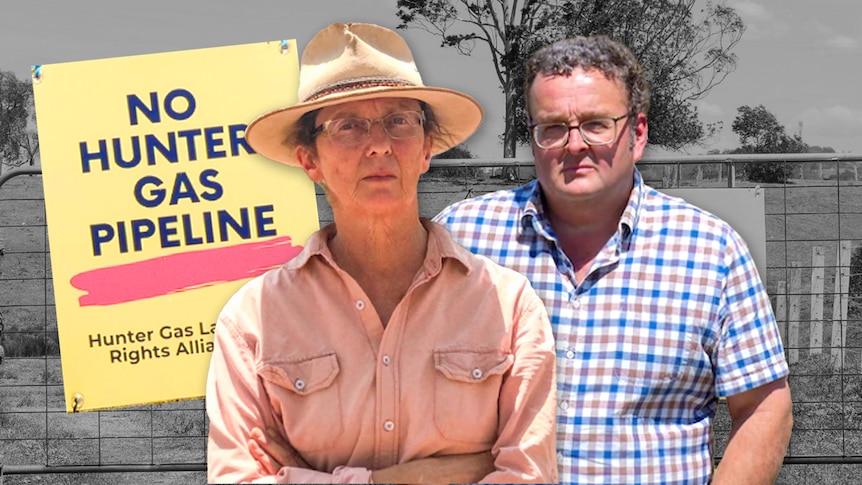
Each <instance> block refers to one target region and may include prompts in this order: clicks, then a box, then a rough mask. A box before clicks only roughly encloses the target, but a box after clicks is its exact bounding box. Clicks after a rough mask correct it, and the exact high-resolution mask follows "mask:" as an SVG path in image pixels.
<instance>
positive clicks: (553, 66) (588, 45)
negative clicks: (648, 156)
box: [524, 35, 650, 131]
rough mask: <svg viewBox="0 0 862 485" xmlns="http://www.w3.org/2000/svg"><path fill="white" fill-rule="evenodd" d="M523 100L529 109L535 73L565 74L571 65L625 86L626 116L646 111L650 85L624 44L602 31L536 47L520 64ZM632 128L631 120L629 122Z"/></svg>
mask: <svg viewBox="0 0 862 485" xmlns="http://www.w3.org/2000/svg"><path fill="white" fill-rule="evenodd" d="M524 68H525V70H526V76H525V79H524V100H525V102H526V103H527V105H526V107H527V116H529V113H530V107H529V99H530V96H529V93H530V88H531V87H532V86H533V82H534V81H535V80H536V76H538V75H539V74H541V75H543V76H568V75H569V74H571V72H572V71H573V70H575V69H578V68H580V69H583V70H585V71H588V70H597V71H599V72H601V73H602V74H604V75H605V77H606V78H608V79H610V80H612V81H619V82H620V84H622V85H623V87H624V88H625V90H626V95H627V98H628V109H629V113H628V114H629V117H633V116H635V115H637V114H638V113H644V114H646V112H647V111H649V104H650V88H649V82H648V81H647V75H646V71H644V68H643V67H642V66H641V65H640V63H639V62H638V61H637V59H635V56H634V55H633V54H632V52H631V51H630V50H629V49H628V47H626V46H624V45H622V44H620V43H618V42H614V41H612V40H611V39H610V38H608V37H607V36H604V35H596V36H592V37H574V38H571V39H564V40H560V41H557V42H554V43H553V44H550V45H548V46H545V47H543V48H541V49H539V50H538V51H536V52H535V53H534V54H533V55H532V56H531V57H530V59H528V60H527V62H526V63H525V64H524ZM632 131H634V124H632Z"/></svg>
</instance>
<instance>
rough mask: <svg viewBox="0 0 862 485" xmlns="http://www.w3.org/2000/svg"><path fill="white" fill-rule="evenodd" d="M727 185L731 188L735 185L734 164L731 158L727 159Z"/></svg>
mask: <svg viewBox="0 0 862 485" xmlns="http://www.w3.org/2000/svg"><path fill="white" fill-rule="evenodd" d="M727 186H728V187H729V188H731V189H732V188H734V187H736V166H735V165H734V164H733V161H732V160H728V161H727Z"/></svg>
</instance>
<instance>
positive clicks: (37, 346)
mask: <svg viewBox="0 0 862 485" xmlns="http://www.w3.org/2000/svg"><path fill="white" fill-rule="evenodd" d="M3 348H4V349H5V350H6V357H45V356H58V355H60V345H59V344H58V343H57V341H56V340H55V339H54V338H51V337H50V336H48V335H46V334H42V333H27V332H14V333H13V332H4V333H3Z"/></svg>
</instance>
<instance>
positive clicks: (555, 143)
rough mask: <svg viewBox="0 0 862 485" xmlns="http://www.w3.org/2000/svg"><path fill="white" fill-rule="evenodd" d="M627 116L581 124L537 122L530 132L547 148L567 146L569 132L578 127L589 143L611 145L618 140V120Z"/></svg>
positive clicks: (540, 145) (591, 144)
mask: <svg viewBox="0 0 862 485" xmlns="http://www.w3.org/2000/svg"><path fill="white" fill-rule="evenodd" d="M627 116H629V114H628V113H626V114H624V115H622V116H617V117H616V118H610V117H608V118H594V119H591V120H587V121H584V122H583V123H581V124H579V125H569V124H568V123H561V122H557V123H536V124H535V125H530V133H532V134H533V140H534V141H535V142H536V145H538V146H539V148H542V149H545V150H550V149H551V148H560V147H563V146H565V145H566V143H568V142H569V133H571V131H572V130H573V129H576V128H577V130H578V131H579V132H580V133H581V138H582V139H583V140H584V143H586V144H587V145H590V146H601V145H610V144H611V143H613V142H615V141H616V140H617V121H619V120H621V119H623V118H625V117H627Z"/></svg>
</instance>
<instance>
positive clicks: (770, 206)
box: [0, 167, 862, 485]
mask: <svg viewBox="0 0 862 485" xmlns="http://www.w3.org/2000/svg"><path fill="white" fill-rule="evenodd" d="M684 169H690V168H689V167H685V168H684ZM449 172H450V173H448V174H447V175H446V176H443V174H442V173H441V172H440V171H435V170H432V172H431V173H429V174H428V175H427V176H426V177H425V178H423V180H422V181H421V183H420V212H421V215H422V216H423V217H429V218H430V217H433V216H434V215H435V214H436V213H437V212H439V211H440V210H441V209H443V208H444V207H445V206H446V205H448V204H449V203H450V202H452V201H453V200H455V199H458V198H463V197H464V196H466V195H468V194H469V195H479V194H481V193H485V192H490V191H493V190H497V189H500V188H505V187H511V186H514V185H518V184H519V183H522V182H524V181H525V180H526V178H528V177H529V176H530V175H529V174H525V175H524V180H520V181H518V180H516V181H504V180H502V179H500V178H492V177H490V176H489V174H488V173H485V172H482V171H479V172H477V171H475V170H474V171H470V172H469V173H467V172H464V173H462V174H460V175H459V174H457V173H454V174H453V173H451V172H452V170H451V169H450V170H449ZM702 172H703V174H702V176H703V179H702V180H701V181H700V184H699V186H704V187H721V186H723V184H724V186H726V182H723V181H722V180H720V179H718V178H717V177H715V173H714V172H715V171H709V170H704V171H702ZM827 175H828V174H827ZM710 177H715V180H711V179H710ZM653 178H654V179H655V180H660V178H661V177H660V174H659V176H653ZM678 178H679V180H682V181H684V182H683V183H681V184H680V185H684V184H686V183H689V182H690V180H692V179H694V178H695V174H694V173H691V172H688V173H681V174H678ZM827 178H828V177H827ZM839 182H840V183H839ZM764 189H765V194H766V213H767V216H766V227H767V256H768V275H767V281H768V290H769V292H770V295H773V296H774V295H775V294H776V292H777V290H778V282H779V281H787V280H788V278H789V268H790V265H791V263H798V264H800V266H802V267H803V270H802V274H803V278H802V280H803V281H802V288H803V289H805V290H804V291H803V292H801V294H800V295H798V304H799V311H800V315H801V318H800V322H799V323H800V325H799V332H800V345H799V347H800V348H799V349H798V350H799V355H800V359H799V361H798V362H796V363H794V364H793V365H792V375H791V378H790V382H791V389H792V391H793V396H794V402H795V405H794V416H795V428H794V433H793V437H792V441H791V445H790V449H789V456H792V457H840V456H842V455H845V456H862V376H860V374H862V352H860V348H862V298H860V295H850V296H851V301H850V305H849V307H850V313H849V315H848V320H847V321H846V322H843V323H844V324H847V325H848V337H847V338H848V341H847V362H848V364H847V366H846V367H845V368H844V369H841V370H836V369H835V368H834V367H833V364H832V360H831V358H830V348H829V345H830V343H829V336H831V332H832V313H831V309H832V302H833V294H832V291H833V290H832V286H831V285H832V284H833V283H832V282H833V281H834V275H835V272H836V251H837V245H838V241H839V240H853V241H854V247H856V248H858V247H859V246H860V245H862V184H857V183H855V182H853V183H850V182H845V181H837V180H825V181H824V180H815V181H812V180H805V181H804V182H800V181H794V183H792V184H788V185H787V186H770V185H768V184H764ZM41 196H42V194H41V177H38V176H36V177H29V176H24V177H17V178H15V179H12V180H11V181H10V182H8V183H7V184H6V185H5V186H3V187H2V188H0V250H2V251H0V288H2V290H0V315H2V318H3V323H4V328H3V333H2V340H0V343H2V344H3V346H4V348H5V350H6V358H5V359H4V360H3V363H2V365H0V464H2V465H7V466H8V465H40V466H45V465H49V466H60V465H119V464H132V465H161V464H189V463H192V464H203V463H205V458H206V453H205V451H206V450H205V445H206V438H205V436H206V429H207V423H206V416H205V412H204V404H203V400H194V401H186V402H177V403H169V404H162V405H152V406H140V407H136V408H128V409H122V410H114V411H101V412H92V413H84V414H75V415H68V414H66V413H65V412H64V404H63V386H62V384H63V383H62V373H61V370H60V361H59V351H60V349H59V346H58V345H57V334H56V317H55V315H54V312H53V306H52V305H53V295H52V290H51V284H50V277H51V269H50V261H48V259H47V258H46V247H47V240H46V239H47V238H46V235H45V229H44V225H45V220H44V219H45V216H44V204H43V202H42V200H41ZM318 206H319V216H320V221H321V224H326V223H329V222H331V221H332V212H331V209H330V208H329V206H328V204H327V203H326V201H325V198H324V197H323V195H322V194H318ZM815 246H820V247H823V248H824V249H823V252H824V254H825V255H826V264H825V266H826V267H825V270H824V277H823V278H824V281H825V282H826V284H825V288H826V289H825V294H824V297H823V308H824V309H825V310H824V319H823V335H824V344H825V346H826V348H824V349H823V352H822V353H820V354H817V353H816V352H812V351H811V350H810V349H809V348H808V347H809V345H808V344H809V340H808V335H810V323H809V322H808V321H807V320H806V319H807V318H808V315H809V314H810V310H811V308H810V307H811V301H812V299H811V296H810V295H809V294H808V289H809V288H810V278H811V274H812V272H811V264H812V248H813V247H815ZM773 304H775V299H774V297H773ZM729 427H730V420H729V418H728V416H727V411H726V409H725V408H723V407H721V405H720V412H719V416H718V419H717V421H716V425H715V429H716V452H717V454H718V455H720V454H721V453H722V451H723V449H724V446H725V444H726V441H727V435H728V432H729ZM860 477H862V467H860V466H859V465H850V464H846V465H827V464H823V465H812V464H806V465H786V466H785V467H784V468H783V469H782V471H781V475H780V476H779V479H778V481H777V482H776V483H782V484H804V483H830V482H831V483H862V478H860ZM0 481H2V483H3V485H8V484H31V483H32V484H35V483H60V484H65V483H69V484H71V483H75V484H77V483H90V484H109V483H110V484H113V483H121V484H123V483H141V482H146V483H160V484H173V483H177V484H180V483H182V484H186V483H203V482H204V481H205V474H204V473H203V472H157V473H146V474H141V473H100V474H96V473H86V474H53V475H7V476H5V477H4V478H3V480H0Z"/></svg>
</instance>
